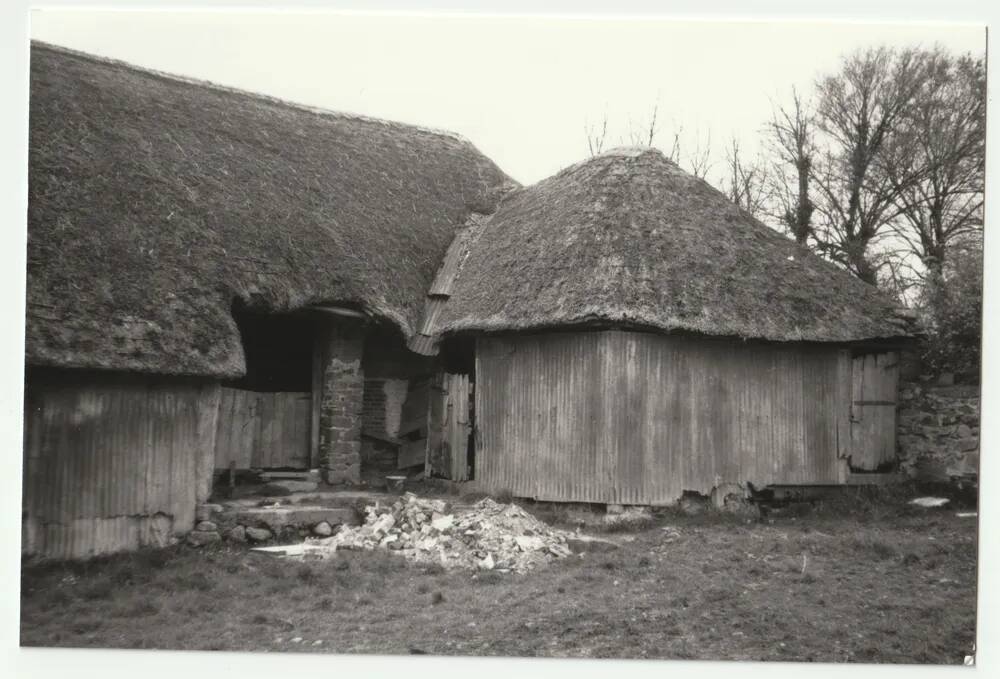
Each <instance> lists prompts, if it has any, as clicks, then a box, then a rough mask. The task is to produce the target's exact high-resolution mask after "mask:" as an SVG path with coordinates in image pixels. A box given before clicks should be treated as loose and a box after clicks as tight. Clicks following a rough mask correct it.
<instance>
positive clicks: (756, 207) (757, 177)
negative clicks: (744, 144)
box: [722, 136, 770, 217]
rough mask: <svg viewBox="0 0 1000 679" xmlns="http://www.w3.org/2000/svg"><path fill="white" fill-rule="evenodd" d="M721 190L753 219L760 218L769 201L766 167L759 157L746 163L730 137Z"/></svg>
mask: <svg viewBox="0 0 1000 679" xmlns="http://www.w3.org/2000/svg"><path fill="white" fill-rule="evenodd" d="M722 188H723V191H724V192H725V193H726V195H728V196H729V199H730V200H732V201H733V202H734V203H736V204H737V205H738V206H740V207H741V208H742V209H743V210H745V211H746V212H747V213H749V214H750V215H751V216H753V217H760V216H761V215H762V214H763V213H764V212H765V211H766V208H767V204H768V199H769V194H770V191H769V187H768V177H767V171H766V165H765V164H764V162H763V161H762V160H761V158H760V156H758V157H756V158H755V159H754V160H752V161H749V162H748V161H746V160H745V159H744V157H743V154H742V152H741V151H740V143H739V140H737V139H736V137H735V136H734V137H732V138H731V139H730V142H729V147H728V148H727V149H726V176H725V178H724V179H723V180H722Z"/></svg>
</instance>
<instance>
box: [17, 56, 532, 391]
mask: <svg viewBox="0 0 1000 679" xmlns="http://www.w3.org/2000/svg"><path fill="white" fill-rule="evenodd" d="M31 62H32V63H31V102H30V115H29V123H30V137H29V144H30V151H29V216H28V280H27V292H28V310H27V314H28V316H27V323H26V331H27V336H26V345H27V346H26V352H27V361H28V362H29V363H30V364H33V365H49V366H59V367H78V368H101V369H118V370H140V371H150V372H159V373H169V374H191V375H212V376H235V375H239V374H241V373H242V372H243V370H244V366H243V355H242V350H241V347H240V341H239V335H238V332H237V330H236V327H235V324H234V322H233V319H232V315H231V306H232V304H233V303H234V301H236V300H240V301H243V302H244V303H247V304H249V305H251V306H255V307H258V308H262V309H267V310H271V311H291V310H296V309H299V308H302V307H305V306H308V305H311V304H316V303H323V302H326V303H338V304H346V305H352V306H355V307H358V308H361V309H364V310H366V311H368V312H369V313H371V314H372V315H374V316H377V317H380V318H383V319H386V320H389V321H391V322H393V323H395V324H396V325H397V326H398V327H399V328H400V330H401V331H402V332H403V333H404V335H406V336H409V335H411V334H412V333H413V331H414V329H415V327H416V325H417V324H418V322H419V320H420V315H421V311H422V309H423V305H424V297H425V294H426V292H427V290H428V288H429V286H430V285H431V282H432V281H433V278H434V274H435V273H436V271H437V268H438V266H439V264H440V262H441V260H442V258H443V256H444V253H445V251H446V250H447V248H448V245H449V243H450V242H451V240H452V238H453V236H454V233H455V231H456V229H457V228H459V227H460V226H461V225H463V224H464V223H465V222H466V220H467V219H468V217H469V215H470V214H471V213H488V212H490V211H492V210H493V209H494V208H495V206H496V203H497V201H498V200H499V197H500V195H502V192H503V191H504V190H506V189H507V188H509V187H510V186H511V185H512V183H513V182H512V180H510V179H509V178H508V177H507V176H506V175H504V173H503V172H501V171H500V170H499V169H498V168H497V167H496V165H495V164H493V163H492V162H491V161H490V160H489V159H487V158H486V157H485V156H483V155H482V154H481V153H480V152H479V151H478V150H476V149H475V147H474V146H473V145H472V144H471V143H469V142H468V141H467V140H466V139H464V138H462V137H460V136H459V135H454V134H451V133H444V132H440V131H434V130H429V129H427V128H420V127H416V126H409V125H405V124H402V123H394V122H389V121H383V120H378V119H374V118H367V117H364V116H356V115H351V114H340V113H335V112H331V111H324V110H321V109H315V108H312V107H307V106H303V105H299V104H294V103H290V102H286V101H283V100H279V99H275V98H273V97H266V96H261V95H257V94H252V93H247V92H243V91H240V90H235V89H232V88H226V87H221V86H218V85H214V84H210V83H205V82H201V81H196V80H191V79H187V78H182V77H179V76H173V75H170V74H162V73H158V72H154V71H150V70H149V69H142V68H138V67H135V66H132V65H129V64H126V63H124V62H120V61H115V60H111V59H106V58H103V57H95V56H92V55H87V54H83V53H80V52H75V51H73V50H68V49H66V48H60V47H53V46H48V45H44V44H33V46H32V60H31Z"/></svg>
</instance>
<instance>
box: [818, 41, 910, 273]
mask: <svg viewBox="0 0 1000 679" xmlns="http://www.w3.org/2000/svg"><path fill="white" fill-rule="evenodd" d="M927 73H928V59H927V58H926V53H922V52H920V51H918V50H915V49H906V50H901V51H896V50H893V49H890V48H886V47H880V48H875V49H868V50H864V51H860V52H856V53H854V54H852V55H851V56H849V57H847V58H846V59H845V60H844V62H843V65H842V67H841V70H840V71H839V72H838V73H836V74H834V75H831V76H827V77H825V78H823V79H821V80H820V81H819V83H817V92H818V106H817V111H816V125H817V128H818V130H819V131H821V132H822V133H823V135H824V137H825V142H826V145H827V146H826V148H827V150H826V152H825V153H822V154H820V155H818V156H817V157H815V158H814V160H813V162H814V168H813V172H812V174H811V175H810V178H811V181H812V184H814V185H815V186H816V189H817V191H816V196H817V199H816V201H815V206H816V214H819V215H820V217H821V219H820V220H819V223H818V224H817V225H816V227H815V228H814V229H813V234H814V236H815V237H816V241H817V246H818V247H819V249H820V251H821V252H822V253H823V254H825V255H826V256H827V257H829V258H830V259H831V260H833V261H835V262H838V263H840V264H841V265H843V266H844V267H845V268H847V269H848V270H849V271H851V272H852V273H854V274H855V275H857V276H858V277H859V278H861V279H862V280H864V281H867V282H869V283H872V284H875V283H876V282H877V279H878V268H879V263H878V262H876V261H874V259H873V258H872V257H870V256H869V254H870V246H871V245H872V243H873V241H875V239H876V237H878V236H879V235H880V233H881V232H882V231H883V230H884V227H885V226H886V225H888V224H890V223H891V222H892V221H893V219H894V218H895V217H896V216H897V215H898V214H899V209H898V207H897V205H896V198H897V195H898V193H899V191H900V190H902V188H903V187H902V186H898V185H896V184H895V183H894V182H892V181H890V180H888V178H887V177H886V176H885V175H884V173H879V172H874V171H873V168H874V167H875V165H876V162H877V160H878V157H879V154H880V153H881V152H882V150H883V148H885V146H886V145H887V144H889V143H890V142H891V137H892V135H893V134H894V132H895V131H896V128H897V126H898V125H899V123H900V120H901V118H902V117H903V116H904V115H905V114H906V111H907V108H908V107H909V106H910V105H911V104H912V103H913V101H914V98H915V97H916V95H917V93H918V92H919V91H920V89H921V87H922V86H923V85H924V84H925V82H926V80H927ZM911 181H913V177H909V178H907V180H906V182H907V183H909V182H911Z"/></svg>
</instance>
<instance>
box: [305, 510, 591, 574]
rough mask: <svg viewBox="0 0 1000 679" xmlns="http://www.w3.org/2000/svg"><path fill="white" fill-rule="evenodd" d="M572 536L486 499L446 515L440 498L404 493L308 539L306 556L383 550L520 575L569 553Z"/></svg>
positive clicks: (427, 560) (448, 565)
mask: <svg viewBox="0 0 1000 679" xmlns="http://www.w3.org/2000/svg"><path fill="white" fill-rule="evenodd" d="M572 538H573V534H572V533H567V532H565V531H561V530H557V529H554V528H551V527H549V526H547V525H546V524H544V523H542V522H541V521H539V520H538V519H536V518H535V517H533V516H532V515H531V514H529V513H528V512H526V511H524V510H523V509H521V508H520V507H518V506H517V505H514V504H502V503H499V502H496V501H494V500H492V499H490V498H485V499H483V500H481V501H479V502H477V503H476V504H475V505H473V506H472V507H471V508H470V509H468V510H466V511H460V512H455V513H448V504H447V503H446V502H445V501H444V500H427V499H421V498H419V497H417V496H416V495H414V494H413V493H406V494H405V495H404V496H403V497H401V498H400V499H399V500H398V501H396V502H394V503H392V504H391V505H379V504H376V505H373V506H369V507H366V508H365V521H364V524H363V525H361V526H346V525H345V526H341V528H340V530H339V531H338V532H337V533H336V534H335V535H333V536H331V537H328V538H320V539H310V540H307V544H308V551H309V553H310V554H313V555H316V554H319V555H321V556H323V555H330V554H333V553H335V552H336V551H337V550H338V549H364V550H374V549H386V550H392V551H395V552H398V553H399V554H400V555H402V556H404V557H406V558H408V559H410V560H412V561H416V562H419V563H428V564H431V563H435V564H440V565H441V566H443V567H445V568H449V569H452V568H469V569H483V570H493V569H496V570H499V571H501V572H508V571H514V572H524V571H527V570H530V569H531V568H533V567H535V566H536V565H538V564H540V563H545V562H547V561H550V560H552V559H554V558H558V557H565V556H569V555H570V554H572V551H571V550H570V548H569V547H568V546H567V541H568V540H570V539H572Z"/></svg>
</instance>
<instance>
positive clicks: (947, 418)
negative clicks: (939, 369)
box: [897, 382, 979, 481]
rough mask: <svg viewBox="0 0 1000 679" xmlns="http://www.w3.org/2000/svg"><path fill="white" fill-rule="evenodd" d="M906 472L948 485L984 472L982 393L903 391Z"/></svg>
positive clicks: (901, 442) (917, 385)
mask: <svg viewBox="0 0 1000 679" xmlns="http://www.w3.org/2000/svg"><path fill="white" fill-rule="evenodd" d="M897 414H898V417H897V433H898V436H897V445H898V448H899V459H900V469H901V470H902V471H903V472H905V473H906V474H907V475H908V476H910V477H912V478H916V479H919V480H924V481H947V480H949V478H951V477H955V476H966V475H968V474H971V473H975V472H978V469H979V388H978V387H969V386H948V387H942V386H936V385H933V384H929V383H927V382H904V383H902V384H900V388H899V408H898V411H897Z"/></svg>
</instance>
